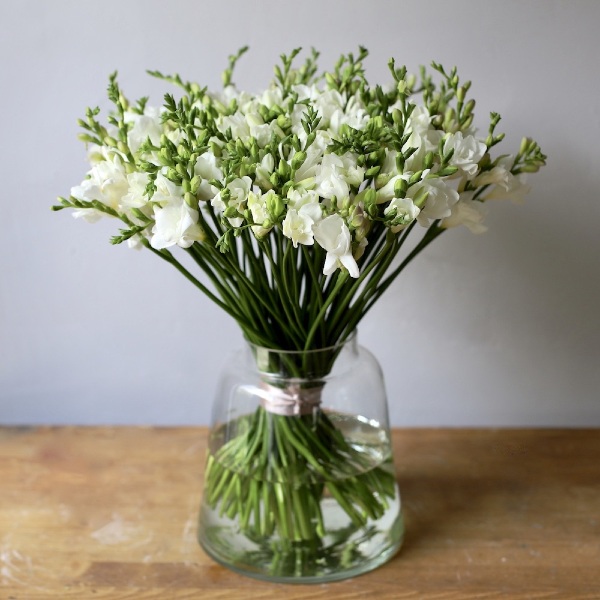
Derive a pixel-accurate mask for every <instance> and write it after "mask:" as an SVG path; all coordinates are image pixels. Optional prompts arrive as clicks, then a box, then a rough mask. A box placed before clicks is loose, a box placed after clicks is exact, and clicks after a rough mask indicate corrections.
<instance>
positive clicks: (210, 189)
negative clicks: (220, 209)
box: [194, 151, 223, 200]
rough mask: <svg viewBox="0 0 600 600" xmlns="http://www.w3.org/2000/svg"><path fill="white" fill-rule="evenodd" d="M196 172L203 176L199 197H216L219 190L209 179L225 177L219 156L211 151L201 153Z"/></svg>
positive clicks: (202, 198)
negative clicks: (219, 162) (218, 159)
mask: <svg viewBox="0 0 600 600" xmlns="http://www.w3.org/2000/svg"><path fill="white" fill-rule="evenodd" d="M194 173H195V174H196V175H198V176H199V177H201V178H202V182H201V183H200V187H199V188H198V194H197V195H198V199H199V200H210V199H211V198H214V197H215V195H216V194H217V193H218V190H217V188H216V187H215V186H214V185H211V184H210V183H209V181H211V180H212V179H216V180H219V179H222V177H223V171H221V169H220V168H219V166H218V163H217V157H216V156H215V155H214V154H213V153H212V152H210V151H208V152H205V153H204V154H202V155H200V156H199V157H198V160H197V161H196V164H195V166H194Z"/></svg>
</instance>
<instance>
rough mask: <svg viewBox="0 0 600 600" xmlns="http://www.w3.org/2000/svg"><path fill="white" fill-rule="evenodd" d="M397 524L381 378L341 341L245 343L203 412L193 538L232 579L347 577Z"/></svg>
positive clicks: (374, 557)
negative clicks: (200, 489)
mask: <svg viewBox="0 0 600 600" xmlns="http://www.w3.org/2000/svg"><path fill="white" fill-rule="evenodd" d="M403 533H404V528H403V521H402V513H401V507H400V496H399V491H398V486H397V484H396V480H395V475H394V467H393V462H392V449H391V441H390V432H389V425H388V414H387V399H386V393H385V385H384V381H383V375H382V372H381V369H380V367H379V364H378V363H377V361H376V359H375V358H374V357H373V355H372V354H371V353H370V352H368V351H367V350H365V349H364V348H362V347H361V346H359V345H358V343H357V340H356V335H355V334H353V335H352V336H351V337H350V338H349V339H348V340H347V341H346V342H344V343H343V344H340V345H338V346H334V347H331V348H324V349H320V350H313V351H309V352H289V351H280V350H271V349H268V348H262V347H258V346H255V345H252V344H247V345H246V347H245V348H243V350H242V351H241V352H240V353H238V354H237V355H236V356H235V357H233V358H232V359H231V360H230V361H229V363H228V367H227V368H226V369H225V371H224V372H223V374H222V377H221V379H220V383H219V386H218V390H217V397H216V401H215V403H214V408H213V422H212V427H211V430H210V437H209V444H208V456H207V463H206V471H205V482H204V493H203V500H202V506H201V510H200V521H199V529H198V539H199V542H200V544H201V545H202V547H203V548H204V550H205V551H206V552H207V553H208V554H209V555H210V556H211V557H212V558H213V559H214V560H216V561H217V562H219V563H221V564H223V565H225V566H226V567H228V568H230V569H233V570H234V571H237V572H239V573H243V574H245V575H249V576H251V577H256V578H259V579H266V580H270V581H277V582H286V583H294V582H295V583H319V582H326V581H334V580H339V579H345V578H347V577H353V576H355V575H359V574H361V573H364V572H366V571H370V570H372V569H374V568H375V567H377V566H379V565H381V564H382V563H384V562H386V561H387V560H389V559H390V558H391V557H392V556H393V555H394V553H395V552H396V551H397V550H398V549H399V547H400V545H401V543H402V538H403Z"/></svg>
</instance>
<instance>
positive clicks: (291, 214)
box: [283, 208, 314, 248]
mask: <svg viewBox="0 0 600 600" xmlns="http://www.w3.org/2000/svg"><path fill="white" fill-rule="evenodd" d="M313 224H314V221H313V219H312V218H311V216H310V215H309V214H307V213H306V212H305V211H302V209H300V211H297V210H296V209H295V208H290V209H289V210H288V211H287V214H286V216H285V219H284V220H283V235H285V237H287V238H289V239H290V240H292V243H293V244H294V248H297V247H298V244H302V245H304V246H312V245H313V244H314V238H313V231H312V227H313Z"/></svg>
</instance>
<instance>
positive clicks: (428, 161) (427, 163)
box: [423, 152, 433, 169]
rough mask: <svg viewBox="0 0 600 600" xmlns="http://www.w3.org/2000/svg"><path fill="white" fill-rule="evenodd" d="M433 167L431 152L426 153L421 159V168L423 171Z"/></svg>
mask: <svg viewBox="0 0 600 600" xmlns="http://www.w3.org/2000/svg"><path fill="white" fill-rule="evenodd" d="M432 166H433V152H428V153H427V154H426V155H425V158H424V159H423V167H424V168H425V169H431V167H432Z"/></svg>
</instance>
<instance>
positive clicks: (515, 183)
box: [483, 173, 530, 204]
mask: <svg viewBox="0 0 600 600" xmlns="http://www.w3.org/2000/svg"><path fill="white" fill-rule="evenodd" d="M529 191H530V187H529V186H528V185H527V184H526V183H525V175H524V174H519V175H513V174H512V173H509V174H508V181H507V182H506V186H503V185H496V186H495V187H494V188H493V189H492V191H491V192H489V193H488V194H485V195H484V196H483V199H484V200H510V201H511V202H514V203H515V204H523V202H524V201H525V196H526V195H527V194H528V193H529Z"/></svg>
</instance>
